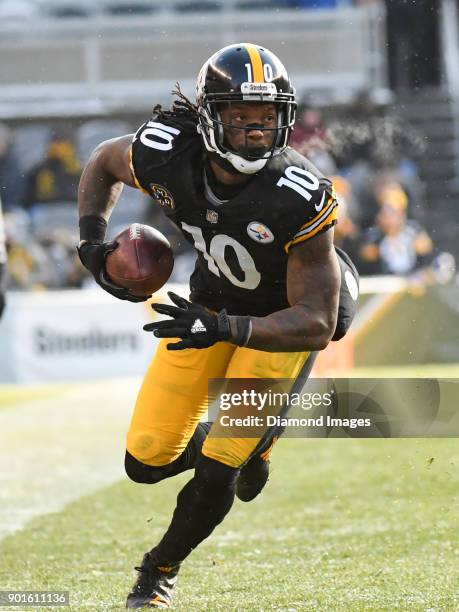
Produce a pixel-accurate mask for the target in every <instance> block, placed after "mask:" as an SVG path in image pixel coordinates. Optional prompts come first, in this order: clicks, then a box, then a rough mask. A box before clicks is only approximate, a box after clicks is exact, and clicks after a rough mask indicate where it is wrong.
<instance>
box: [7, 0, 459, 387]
mask: <svg viewBox="0 0 459 612" xmlns="http://www.w3.org/2000/svg"><path fill="white" fill-rule="evenodd" d="M458 29H459V28H458V7H457V4H456V2H455V1H454V0H433V1H424V0H421V1H418V2H416V3H408V2H407V3H405V2H403V1H398V0H386V1H385V2H383V1H382V0H355V1H354V2H352V1H351V0H255V1H252V2H247V1H245V0H220V1H216V0H208V1H207V0H206V1H191V0H190V1H184V0H167V1H163V2H156V1H155V0H135V1H134V0H100V1H98V2H93V1H91V2H88V1H86V0H81V1H80V2H78V3H76V2H75V1H74V0H15V1H14V2H12V1H11V0H0V58H1V62H0V82H1V83H2V86H1V89H0V194H1V200H2V206H3V213H4V221H5V230H6V244H7V252H8V268H9V275H8V278H7V281H6V283H7V290H8V307H7V308H6V313H5V316H4V319H3V321H2V353H1V358H0V380H3V381H4V382H13V381H27V380H28V381H38V382H44V381H46V380H56V379H57V380H68V379H69V378H85V377H88V376H90V377H99V376H100V375H101V374H102V375H103V373H104V371H107V370H108V367H107V355H109V357H110V360H111V361H110V365H111V367H113V369H110V371H111V372H112V373H113V374H122V373H123V372H125V373H127V374H139V375H140V374H141V372H142V370H143V368H144V366H145V363H146V362H147V361H148V356H149V354H150V349H151V345H148V344H147V345H146V342H147V339H145V338H142V335H141V333H140V331H139V329H140V327H139V319H142V318H145V316H147V315H146V312H145V309H144V308H143V307H142V306H141V307H138V308H132V307H130V310H129V311H126V312H128V313H129V314H128V315H127V316H126V317H124V316H123V315H121V314H119V313H124V312H125V309H126V305H125V304H121V305H117V306H115V305H113V300H112V299H111V298H110V297H109V298H108V299H107V297H106V296H104V295H102V292H100V291H99V292H96V293H95V294H93V293H92V291H91V290H92V289H94V285H93V283H92V282H91V279H90V278H89V277H88V275H87V273H86V271H85V270H83V269H82V267H81V266H80V264H79V261H78V259H77V257H76V255H75V248H74V247H75V243H76V241H77V238H78V237H77V208H76V203H75V198H76V187H77V183H78V179H79V176H80V173H81V168H82V166H83V165H84V163H85V161H86V160H87V159H88V156H89V154H90V152H91V151H92V149H93V148H94V147H95V146H96V145H97V144H98V143H99V142H101V141H102V140H105V139H107V138H110V137H113V136H117V135H121V134H124V133H129V132H133V131H135V130H136V128H137V127H138V126H139V125H140V124H141V123H142V122H143V121H144V120H145V119H146V118H147V117H148V116H149V114H150V113H151V110H152V108H153V106H154V105H155V104H156V103H162V104H164V105H168V104H169V103H170V101H171V96H170V91H171V90H172V89H173V87H174V84H175V82H176V81H178V82H180V84H181V86H182V88H183V90H184V92H185V93H186V94H188V95H189V96H192V95H193V91H194V83H195V78H196V74H197V71H198V70H199V67H200V66H201V65H202V63H203V61H204V60H205V59H206V58H207V57H208V56H209V55H210V54H211V53H212V52H213V51H214V50H215V49H218V48H220V47H221V46H223V45H225V44H228V43H230V42H234V41H236V40H239V39H245V40H251V41H256V42H261V43H262V44H263V45H265V46H267V47H268V48H271V49H272V50H273V51H274V52H276V53H278V54H279V56H280V57H281V58H282V59H283V61H284V63H285V64H286V66H287V67H288V69H289V71H290V72H291V74H292V77H293V80H294V83H295V84H296V87H297V91H298V101H299V104H300V107H299V111H298V121H297V127H296V129H295V132H294V134H293V138H292V145H293V146H294V147H296V148H297V149H299V150H300V151H302V152H303V153H305V154H306V155H307V156H309V157H310V158H311V159H312V160H313V161H314V162H315V163H316V165H317V166H318V167H319V168H320V169H321V170H322V171H323V172H324V173H325V174H327V175H329V176H332V177H333V178H334V182H335V186H336V189H337V192H338V195H339V199H340V201H341V206H340V223H339V225H338V227H337V231H336V240H337V242H338V243H339V244H341V245H342V246H343V247H344V248H345V249H346V250H348V251H349V253H350V254H351V255H352V256H353V258H354V259H355V261H356V263H357V265H358V268H359V271H360V272H361V274H362V275H364V276H368V275H370V276H371V277H372V280H371V281H367V280H366V279H364V280H363V283H362V290H363V294H364V297H363V299H362V308H361V313H360V315H359V317H358V320H357V321H356V325H355V327H354V335H353V336H352V337H349V338H348V339H347V341H346V342H344V343H340V344H339V345H336V346H332V347H330V349H329V350H328V353H327V355H325V354H324V355H323V356H322V360H321V364H319V366H320V367H319V369H321V370H322V371H323V369H324V368H325V369H327V368H329V367H334V368H336V367H339V368H344V367H346V368H349V367H352V365H353V364H356V365H359V366H364V365H371V366H374V365H381V364H385V365H397V364H413V363H436V362H439V363H443V362H457V361H459V355H458V351H459V348H458V347H459V342H458V339H459V332H458V331H457V330H458V326H457V316H458V307H457V304H458V303H459V300H458V299H457V297H458V284H457V277H456V276H455V272H454V258H455V257H457V256H458V255H459V247H458V244H459V243H458V241H457V233H458V232H457V230H458V222H459V212H458V208H457V206H456V198H457V196H458V194H459V77H458V74H459V73H458V66H459V37H458ZM133 221H140V222H145V223H148V224H151V225H154V226H156V227H158V228H159V229H160V230H161V231H163V232H164V233H165V234H166V235H168V237H169V238H170V240H171V243H172V245H173V247H174V250H175V254H176V265H175V270H174V273H173V277H172V278H171V281H172V282H175V283H184V282H186V280H187V278H188V274H189V272H190V269H191V268H192V266H193V261H194V258H193V254H192V253H191V252H190V249H189V247H188V246H187V245H186V244H185V243H184V241H183V240H182V239H181V237H180V236H179V234H178V233H177V231H176V230H175V229H174V228H173V227H172V226H171V225H170V224H169V222H168V221H167V220H166V219H165V218H163V216H162V214H161V211H160V210H159V209H158V208H157V207H156V208H155V207H154V206H153V205H152V203H151V202H150V201H148V199H146V198H145V196H144V195H143V194H142V193H140V192H137V191H136V190H133V189H130V188H125V190H124V194H123V196H122V200H121V202H120V203H119V205H118V207H117V208H116V210H115V213H114V215H113V217H112V220H111V223H110V235H112V236H113V235H114V234H115V233H116V232H117V231H118V230H119V229H120V228H121V227H124V226H126V225H128V224H129V223H131V222H133ZM377 276H379V277H380V278H375V277H377ZM56 292H58V293H56ZM72 308H73V309H75V312H74V310H72ZM117 308H118V309H119V312H118V311H116V309H117ZM115 311H116V314H114V313H115ZM110 312H111V313H112V315H110V314H106V313H110ZM78 313H79V315H80V316H78ZM117 320H123V328H122V329H120V326H119V325H118V324H117ZM387 330H389V332H388V331H387ZM19 337H20V338H21V342H18V338H19ZM148 340H150V339H148ZM375 345H377V346H378V351H375V350H374V346H375ZM88 355H90V356H91V359H90V360H88V359H87V357H88ZM97 364H100V366H98V365H97ZM116 364H118V365H116Z"/></svg>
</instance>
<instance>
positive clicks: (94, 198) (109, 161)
mask: <svg viewBox="0 0 459 612" xmlns="http://www.w3.org/2000/svg"><path fill="white" fill-rule="evenodd" d="M131 143H132V134H130V135H127V136H121V137H120V138H113V139H111V140H107V141H105V142H103V143H101V144H100V145H99V146H98V147H97V148H96V149H95V150H94V152H93V153H92V155H91V157H90V158H89V161H88V163H87V164H86V166H85V167H84V170H83V173H82V175H81V179H80V184H79V187H78V210H79V214H80V219H81V218H82V217H86V216H96V217H100V218H102V219H103V220H104V221H105V222H107V221H108V219H109V218H110V215H111V213H112V210H113V208H114V207H115V205H116V203H117V201H118V199H119V197H120V195H121V192H122V190H123V184H124V185H129V186H130V187H136V184H135V181H134V178H133V176H132V172H131V168H130V163H129V162H130V153H131Z"/></svg>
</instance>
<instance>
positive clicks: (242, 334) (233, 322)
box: [228, 316, 252, 346]
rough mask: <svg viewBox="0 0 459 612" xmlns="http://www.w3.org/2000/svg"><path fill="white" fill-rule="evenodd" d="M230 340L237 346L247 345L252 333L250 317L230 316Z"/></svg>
mask: <svg viewBox="0 0 459 612" xmlns="http://www.w3.org/2000/svg"><path fill="white" fill-rule="evenodd" d="M228 318H229V320H230V327H231V342H233V343H234V344H237V346H247V343H248V342H249V340H250V336H251V335H252V320H251V319H250V317H243V316H230V317H228Z"/></svg>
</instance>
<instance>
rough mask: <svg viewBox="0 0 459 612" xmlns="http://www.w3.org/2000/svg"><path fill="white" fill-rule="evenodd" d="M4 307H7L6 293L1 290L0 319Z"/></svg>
mask: <svg viewBox="0 0 459 612" xmlns="http://www.w3.org/2000/svg"><path fill="white" fill-rule="evenodd" d="M4 308H5V294H4V293H3V292H2V291H0V319H1V318H2V314H3V309H4Z"/></svg>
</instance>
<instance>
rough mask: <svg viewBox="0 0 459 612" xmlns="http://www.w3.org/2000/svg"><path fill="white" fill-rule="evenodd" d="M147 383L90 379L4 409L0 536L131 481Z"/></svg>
mask: <svg viewBox="0 0 459 612" xmlns="http://www.w3.org/2000/svg"><path fill="white" fill-rule="evenodd" d="M138 386H139V380H137V379H135V380H133V379H124V380H117V381H113V380H108V381H104V382H103V383H102V382H85V383H81V386H79V387H76V386H75V385H74V384H72V388H71V389H70V390H68V391H63V392H62V394H59V395H57V396H54V397H51V398H48V399H40V400H34V401H27V402H25V403H21V404H18V405H16V406H12V407H11V408H6V409H3V410H0V539H1V538H3V537H5V536H6V535H8V534H11V533H13V532H14V531H17V530H18V529H21V528H22V527H24V525H25V524H26V523H27V522H28V521H29V520H30V519H32V518H33V517H36V516H39V515H42V514H47V513H49V512H56V511H59V510H61V509H62V508H63V507H64V506H65V505H66V504H68V503H69V502H71V501H73V500H75V499H78V498H79V497H81V496H83V495H86V494H88V493H91V492H93V491H95V490H97V489H99V488H101V487H103V486H106V485H108V484H110V483H112V482H115V481H117V480H119V479H120V478H123V476H124V469H123V463H124V449H125V435H126V431H127V428H128V426H129V421H130V416H131V413H132V409H133V406H134V401H135V396H136V393H137V389H138Z"/></svg>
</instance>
